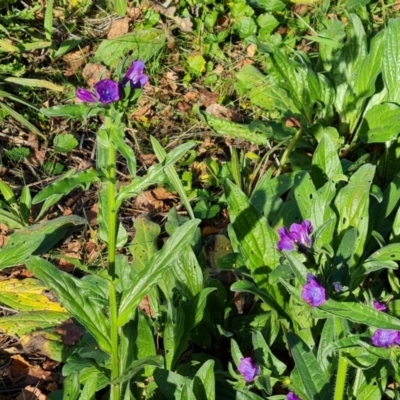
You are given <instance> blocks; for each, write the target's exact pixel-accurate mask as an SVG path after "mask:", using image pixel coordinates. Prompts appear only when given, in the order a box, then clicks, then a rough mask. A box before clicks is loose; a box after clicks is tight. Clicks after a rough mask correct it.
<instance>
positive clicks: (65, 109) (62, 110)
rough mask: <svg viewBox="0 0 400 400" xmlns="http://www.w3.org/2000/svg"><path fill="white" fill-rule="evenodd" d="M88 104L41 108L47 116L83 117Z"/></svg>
mask: <svg viewBox="0 0 400 400" xmlns="http://www.w3.org/2000/svg"><path fill="white" fill-rule="evenodd" d="M87 109H88V106H87V105H86V104H68V105H65V106H53V107H50V108H41V109H40V112H41V113H42V114H43V115H45V116H46V117H71V118H81V117H83V115H84V114H85V112H86V111H87Z"/></svg>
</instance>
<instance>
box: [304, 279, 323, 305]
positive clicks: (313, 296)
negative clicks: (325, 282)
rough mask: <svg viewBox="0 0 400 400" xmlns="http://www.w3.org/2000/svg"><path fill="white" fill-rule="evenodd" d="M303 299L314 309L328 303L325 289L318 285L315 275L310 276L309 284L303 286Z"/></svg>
mask: <svg viewBox="0 0 400 400" xmlns="http://www.w3.org/2000/svg"><path fill="white" fill-rule="evenodd" d="M301 298H302V299H303V300H304V301H305V302H306V303H309V304H310V305H311V306H312V307H319V306H320V305H321V304H324V303H325V302H326V292H325V288H324V287H323V286H321V285H320V284H319V283H318V281H317V278H316V277H315V276H314V275H312V274H308V276H307V283H306V284H305V285H303V289H302V291H301Z"/></svg>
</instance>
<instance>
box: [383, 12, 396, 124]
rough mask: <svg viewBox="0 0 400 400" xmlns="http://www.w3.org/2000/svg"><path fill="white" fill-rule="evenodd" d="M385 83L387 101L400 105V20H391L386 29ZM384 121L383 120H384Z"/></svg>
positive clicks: (384, 50) (384, 53)
mask: <svg viewBox="0 0 400 400" xmlns="http://www.w3.org/2000/svg"><path fill="white" fill-rule="evenodd" d="M382 75H383V82H384V85H385V87H386V89H387V92H388V97H387V100H388V101H389V102H391V103H396V104H400V19H399V18H396V19H389V22H388V26H387V28H386V29H385V42H384V49H383V59H382ZM382 121H383V120H382Z"/></svg>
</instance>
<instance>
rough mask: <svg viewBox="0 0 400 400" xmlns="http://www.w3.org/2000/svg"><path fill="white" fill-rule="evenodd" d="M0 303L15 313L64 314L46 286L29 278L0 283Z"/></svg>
mask: <svg viewBox="0 0 400 400" xmlns="http://www.w3.org/2000/svg"><path fill="white" fill-rule="evenodd" d="M0 302H2V303H3V304H6V305H7V306H8V307H11V308H13V309H14V310H17V311H40V310H47V311H58V312H66V310H65V308H64V307H63V306H61V304H60V303H59V302H58V301H57V299H56V298H55V297H54V295H53V294H52V293H51V292H50V291H49V290H48V289H47V288H46V286H44V285H43V284H42V283H41V282H40V281H38V280H37V279H31V278H28V279H24V280H18V279H8V280H6V281H2V282H0Z"/></svg>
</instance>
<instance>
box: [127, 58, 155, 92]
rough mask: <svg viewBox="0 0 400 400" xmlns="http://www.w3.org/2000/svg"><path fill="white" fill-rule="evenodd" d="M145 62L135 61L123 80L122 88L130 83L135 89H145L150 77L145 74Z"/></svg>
mask: <svg viewBox="0 0 400 400" xmlns="http://www.w3.org/2000/svg"><path fill="white" fill-rule="evenodd" d="M143 69H144V61H141V60H137V61H134V62H133V63H132V64H131V66H130V67H129V69H128V71H126V74H125V76H124V79H123V80H122V86H125V85H126V84H127V83H128V82H130V83H131V86H132V87H133V88H135V89H137V88H140V87H143V86H144V85H145V84H146V83H147V82H148V81H149V77H148V76H147V75H145V74H144V73H143Z"/></svg>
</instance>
